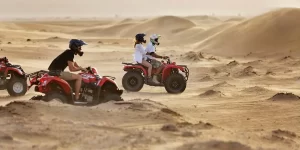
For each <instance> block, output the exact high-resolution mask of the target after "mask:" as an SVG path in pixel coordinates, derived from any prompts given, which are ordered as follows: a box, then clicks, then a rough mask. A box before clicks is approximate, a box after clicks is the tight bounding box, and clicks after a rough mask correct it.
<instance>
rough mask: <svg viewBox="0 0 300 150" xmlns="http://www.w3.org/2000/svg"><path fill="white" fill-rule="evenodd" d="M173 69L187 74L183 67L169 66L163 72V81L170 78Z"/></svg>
mask: <svg viewBox="0 0 300 150" xmlns="http://www.w3.org/2000/svg"><path fill="white" fill-rule="evenodd" d="M172 69H178V70H180V71H182V72H185V69H184V67H183V66H177V65H167V66H166V67H165V68H164V69H163V72H162V80H163V81H165V80H166V79H167V78H168V76H169V75H170V73H171V70H172Z"/></svg>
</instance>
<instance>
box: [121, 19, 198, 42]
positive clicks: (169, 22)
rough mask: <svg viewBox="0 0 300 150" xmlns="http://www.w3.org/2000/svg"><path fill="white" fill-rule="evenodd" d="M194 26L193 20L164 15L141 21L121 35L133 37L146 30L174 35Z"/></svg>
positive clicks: (149, 32)
mask: <svg viewBox="0 0 300 150" xmlns="http://www.w3.org/2000/svg"><path fill="white" fill-rule="evenodd" d="M194 26H195V24H194V23H193V22H191V21H189V20H187V19H184V18H180V17H175V16H163V17H158V18H154V19H151V20H147V21H145V22H143V23H140V24H138V25H136V26H134V27H132V28H131V29H129V30H128V31H126V32H124V33H123V34H121V35H122V36H126V37H132V36H133V35H135V34H136V33H139V32H145V33H146V34H149V35H150V34H153V33H158V34H160V35H162V36H164V37H168V36H170V37H172V34H174V33H178V32H181V31H183V30H186V29H189V28H191V27H194Z"/></svg>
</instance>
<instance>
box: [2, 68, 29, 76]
mask: <svg viewBox="0 0 300 150" xmlns="http://www.w3.org/2000/svg"><path fill="white" fill-rule="evenodd" d="M10 72H13V73H16V74H18V75H20V76H25V74H24V73H23V72H22V71H21V70H20V69H18V68H7V69H6V70H5V73H4V74H5V76H7V75H8V73H10Z"/></svg>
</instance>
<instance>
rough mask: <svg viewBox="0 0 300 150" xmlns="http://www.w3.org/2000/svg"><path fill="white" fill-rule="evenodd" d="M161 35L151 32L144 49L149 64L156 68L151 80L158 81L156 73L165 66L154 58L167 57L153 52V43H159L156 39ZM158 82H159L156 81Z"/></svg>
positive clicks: (154, 48)
mask: <svg viewBox="0 0 300 150" xmlns="http://www.w3.org/2000/svg"><path fill="white" fill-rule="evenodd" d="M160 37H161V36H160V35H158V34H152V35H151V36H150V42H149V44H148V45H147V47H146V49H145V51H146V53H147V54H146V57H147V61H149V62H150V63H151V65H152V66H153V68H157V71H156V72H155V74H154V76H153V81H154V82H158V81H157V75H158V74H159V73H160V72H161V71H162V69H163V68H164V67H165V66H164V65H163V64H162V63H161V62H160V61H158V60H156V59H155V58H162V59H167V58H169V57H168V56H160V55H158V54H157V53H155V51H156V46H155V45H159V42H158V39H159V38H160ZM158 83H159V82H158Z"/></svg>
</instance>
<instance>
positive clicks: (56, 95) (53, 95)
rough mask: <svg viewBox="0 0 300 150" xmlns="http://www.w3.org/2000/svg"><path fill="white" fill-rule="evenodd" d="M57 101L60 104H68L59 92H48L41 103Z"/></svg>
mask: <svg viewBox="0 0 300 150" xmlns="http://www.w3.org/2000/svg"><path fill="white" fill-rule="evenodd" d="M54 99H56V100H59V101H60V102H62V103H68V98H67V97H66V96H65V95H63V94H62V93H60V92H50V93H47V94H46V95H45V97H44V98H43V101H45V102H50V101H52V100H54Z"/></svg>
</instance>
